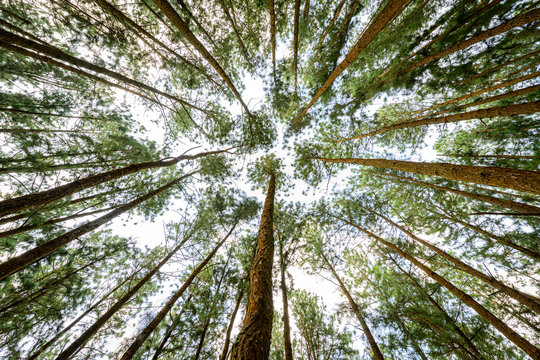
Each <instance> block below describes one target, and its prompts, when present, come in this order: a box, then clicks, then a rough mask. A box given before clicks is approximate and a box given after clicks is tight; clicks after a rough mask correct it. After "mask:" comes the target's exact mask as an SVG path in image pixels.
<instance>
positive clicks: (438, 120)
mask: <svg viewBox="0 0 540 360" xmlns="http://www.w3.org/2000/svg"><path fill="white" fill-rule="evenodd" d="M539 111H540V100H539V101H534V102H526V103H521V104H514V105H505V106H497V107H492V108H489V109H480V110H473V111H469V112H464V113H459V114H453V115H445V116H439V117H434V118H428V119H420V120H412V121H405V122H399V123H396V124H392V125H388V126H383V127H382V128H379V129H377V130H373V131H370V132H367V133H364V134H362V135H359V136H354V137H350V138H347V139H342V140H340V142H343V141H348V140H355V139H363V138H366V137H369V136H374V135H379V134H383V133H386V132H389V131H393V130H398V129H406V128H412V127H417V126H427V125H434V124H449V123H455V122H459V121H465V120H473V119H484V118H494V117H499V116H514V115H521V114H534V113H537V112H539Z"/></svg>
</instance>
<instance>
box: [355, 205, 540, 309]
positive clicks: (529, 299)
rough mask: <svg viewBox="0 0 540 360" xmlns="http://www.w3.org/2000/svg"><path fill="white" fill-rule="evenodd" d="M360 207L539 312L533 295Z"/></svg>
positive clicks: (539, 306) (462, 269) (537, 303)
mask: <svg viewBox="0 0 540 360" xmlns="http://www.w3.org/2000/svg"><path fill="white" fill-rule="evenodd" d="M362 209H364V210H366V211H368V212H370V213H372V214H374V215H376V216H378V217H380V218H381V219H384V220H385V221H386V222H387V223H389V224H390V225H392V226H394V227H395V228H397V229H399V230H401V231H402V232H403V233H405V234H406V235H407V236H408V237H410V238H411V239H413V240H414V241H416V242H418V243H420V244H422V245H424V246H425V247H427V248H428V249H430V250H431V251H433V252H435V253H436V254H438V255H440V256H441V257H443V258H444V259H446V260H448V261H450V262H451V263H452V264H454V265H455V266H456V267H457V268H458V269H460V270H461V271H463V272H465V273H467V274H469V275H472V276H474V277H476V278H477V279H479V280H481V281H483V282H485V283H487V284H489V285H491V286H493V287H494V288H496V289H498V290H500V291H502V292H503V293H505V294H506V295H508V296H509V297H511V298H513V299H514V300H516V301H518V302H519V303H521V304H522V305H524V306H527V307H528V308H530V309H531V310H533V311H535V312H536V313H538V314H540V303H539V302H538V299H535V298H534V296H531V295H528V294H525V293H523V292H521V291H519V290H516V289H514V288H512V287H510V286H507V285H505V284H503V283H502V282H500V281H499V280H497V279H496V278H494V277H493V276H490V275H486V274H484V273H483V272H481V271H478V270H476V269H475V268H473V267H472V266H470V265H468V264H465V263H464V262H463V261H461V260H459V259H456V258H455V257H453V256H452V255H450V254H448V253H447V252H446V251H444V250H442V249H440V248H438V247H437V246H435V245H433V244H431V243H430V242H427V241H426V240H424V239H421V238H419V237H418V236H416V235H414V234H413V233H412V232H410V231H409V230H407V229H406V228H404V227H403V226H401V225H399V224H396V223H395V222H393V221H392V220H390V219H389V218H388V217H386V216H384V215H382V214H379V213H377V212H375V211H373V210H371V209H369V208H366V207H363V206H362Z"/></svg>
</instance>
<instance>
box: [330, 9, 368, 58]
mask: <svg viewBox="0 0 540 360" xmlns="http://www.w3.org/2000/svg"><path fill="white" fill-rule="evenodd" d="M358 6H360V1H359V0H353V3H352V4H351V8H350V9H349V12H348V13H347V15H346V16H345V19H343V23H342V24H341V26H340V27H339V29H338V31H337V33H336V35H335V36H334V37H333V38H332V42H331V43H330V46H328V47H327V48H326V51H325V52H324V54H323V56H322V57H321V60H320V63H323V62H324V61H325V60H326V58H327V57H328V55H329V54H330V52H331V51H332V49H333V48H334V46H335V45H336V43H337V42H338V41H339V39H340V38H343V39H344V40H345V38H346V37H347V34H348V32H349V26H350V25H351V20H352V18H353V16H354V14H355V11H356V8H357V7H358Z"/></svg>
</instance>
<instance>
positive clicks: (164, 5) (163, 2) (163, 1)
mask: <svg viewBox="0 0 540 360" xmlns="http://www.w3.org/2000/svg"><path fill="white" fill-rule="evenodd" d="M152 1H153V2H154V4H156V5H157V7H158V8H159V9H160V10H161V11H162V12H163V13H164V14H165V16H166V17H167V18H168V19H169V21H170V22H171V23H172V24H173V25H174V26H175V27H176V28H177V29H178V30H179V31H180V33H181V34H182V35H183V36H184V37H185V38H186V40H187V41H188V42H189V43H190V44H191V45H192V46H193V47H194V48H195V49H196V50H197V51H198V52H199V54H201V56H202V57H203V58H205V59H206V61H208V63H209V64H210V65H212V67H213V68H214V69H215V70H216V71H217V73H218V74H219V75H220V76H221V78H222V79H223V80H224V81H225V83H226V84H227V86H228V87H229V89H230V90H231V91H232V92H233V94H234V96H235V97H236V98H237V99H238V101H239V102H240V104H241V105H242V107H243V108H244V109H245V110H246V113H247V114H248V115H249V116H250V117H252V116H253V115H251V112H250V111H249V108H248V107H247V105H246V104H245V103H244V100H242V96H241V95H240V93H239V92H238V90H236V87H235V86H234V84H233V82H232V81H231V79H230V78H229V76H228V75H227V73H226V72H225V70H223V68H222V67H221V65H220V64H219V63H218V62H217V61H216V59H214V57H213V56H212V54H210V52H209V51H208V50H207V49H206V48H205V47H204V45H203V44H202V43H201V42H200V41H199V39H197V37H196V36H195V34H193V32H191V30H190V29H189V26H188V24H187V23H186V22H184V20H182V18H181V17H180V15H179V14H178V13H177V12H176V10H175V9H174V8H173V7H172V6H171V4H170V3H169V2H168V1H167V0H152Z"/></svg>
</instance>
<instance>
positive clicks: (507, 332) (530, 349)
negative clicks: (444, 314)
mask: <svg viewBox="0 0 540 360" xmlns="http://www.w3.org/2000/svg"><path fill="white" fill-rule="evenodd" d="M340 220H341V221H343V222H345V223H346V224H349V225H351V226H353V227H355V228H356V229H358V230H360V231H361V232H363V233H365V234H367V235H369V236H371V237H372V238H374V239H376V240H377V241H379V242H380V243H382V244H383V245H385V246H386V247H388V248H390V249H392V250H393V251H395V252H396V253H398V254H399V255H400V256H401V257H403V258H405V259H406V260H408V261H410V262H411V263H413V264H414V265H415V266H416V267H418V268H419V269H421V270H422V271H423V272H424V273H425V274H426V275H428V276H429V277H431V278H432V279H433V280H435V281H436V282H437V283H439V284H440V285H442V286H444V287H445V288H446V289H448V290H449V291H450V292H451V293H452V294H454V295H455V296H456V297H457V298H458V299H460V300H461V301H463V302H464V303H465V304H467V305H468V306H470V307H471V308H472V309H473V310H474V311H476V312H477V313H478V315H480V316H481V317H483V318H484V319H485V320H486V321H487V322H488V323H490V324H491V325H493V326H494V327H495V328H496V329H497V330H499V331H500V332H501V334H503V335H504V336H505V337H506V338H507V339H508V340H510V341H512V342H513V343H514V344H516V345H517V346H518V347H519V348H520V349H521V350H523V351H524V352H525V353H526V354H528V355H529V356H530V357H532V358H533V359H536V358H540V349H539V348H537V347H536V346H534V345H533V344H531V343H530V342H529V341H528V340H527V339H525V338H524V337H522V336H521V335H519V334H518V333H517V332H515V331H514V330H513V329H512V328H510V327H509V326H508V325H506V323H504V322H503V321H502V320H500V319H499V318H498V317H496V316H495V315H493V314H492V313H491V312H490V311H489V310H488V309H486V308H485V307H483V306H482V305H481V304H480V303H478V302H477V301H476V300H474V299H473V298H472V297H471V296H470V295H468V294H466V293H465V292H463V291H461V290H460V289H458V288H457V287H456V286H455V285H454V284H452V283H451V282H450V281H448V280H446V279H445V278H444V277H442V276H440V275H439V274H437V273H436V272H435V271H433V270H432V269H430V268H429V267H427V266H426V265H424V264H423V263H422V262H420V261H418V259H416V258H415V257H413V256H411V255H409V254H408V253H406V252H405V251H403V250H401V249H400V248H399V247H397V246H396V245H394V244H392V243H390V242H388V241H386V240H384V239H383V238H381V237H379V236H377V235H375V234H374V233H372V232H370V231H368V230H366V229H363V228H361V227H359V226H358V225H356V224H353V223H351V222H350V221H348V220H345V219H341V218H340Z"/></svg>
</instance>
